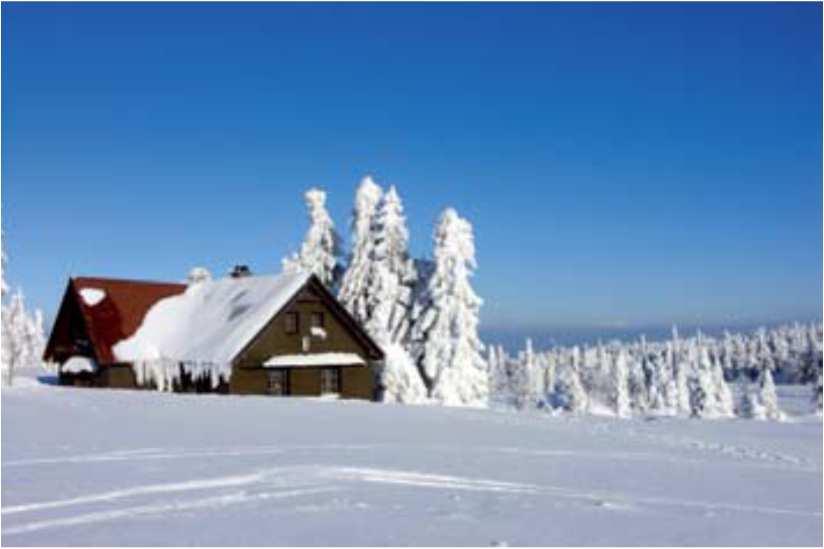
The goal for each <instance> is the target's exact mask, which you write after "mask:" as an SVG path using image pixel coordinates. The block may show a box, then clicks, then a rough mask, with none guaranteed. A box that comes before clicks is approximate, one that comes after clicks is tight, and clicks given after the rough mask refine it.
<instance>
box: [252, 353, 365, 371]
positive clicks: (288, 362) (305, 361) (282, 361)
mask: <svg viewBox="0 0 824 549" xmlns="http://www.w3.org/2000/svg"><path fill="white" fill-rule="evenodd" d="M352 365H359V366H364V365H366V363H365V362H364V361H363V359H362V358H361V357H360V356H358V355H356V354H355V353H317V354H312V355H277V356H273V357H272V358H270V359H269V360H267V361H266V362H264V363H263V366H264V367H269V368H277V367H281V366H352Z"/></svg>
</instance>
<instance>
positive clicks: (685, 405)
mask: <svg viewBox="0 0 824 549" xmlns="http://www.w3.org/2000/svg"><path fill="white" fill-rule="evenodd" d="M669 345H670V349H671V350H672V368H673V372H674V376H675V388H676V391H675V392H676V398H677V406H676V412H677V413H679V414H691V413H692V404H691V399H690V394H691V388H690V382H689V380H690V363H689V361H688V360H687V357H686V353H685V351H684V349H683V343H682V342H681V340H680V339H679V338H678V329H677V328H675V327H673V328H672V341H671V342H670V343H669Z"/></svg>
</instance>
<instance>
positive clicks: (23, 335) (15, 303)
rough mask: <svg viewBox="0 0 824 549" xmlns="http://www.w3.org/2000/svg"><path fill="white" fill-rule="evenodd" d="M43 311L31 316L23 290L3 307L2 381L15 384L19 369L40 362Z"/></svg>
mask: <svg viewBox="0 0 824 549" xmlns="http://www.w3.org/2000/svg"><path fill="white" fill-rule="evenodd" d="M42 318H43V317H42V314H41V313H40V311H35V313H34V315H33V316H29V313H28V312H27V311H26V305H25V300H24V298H23V292H21V291H20V290H17V291H16V292H15V293H14V294H13V295H12V296H11V299H10V300H9V303H8V304H5V305H4V306H3V309H2V324H3V349H2V353H3V357H2V363H3V383H4V384H5V385H12V384H13V383H14V377H15V375H16V374H17V372H18V371H19V370H21V369H23V368H32V367H37V366H39V365H41V360H40V356H41V355H42V353H43V347H44V345H45V337H44V336H43V320H42Z"/></svg>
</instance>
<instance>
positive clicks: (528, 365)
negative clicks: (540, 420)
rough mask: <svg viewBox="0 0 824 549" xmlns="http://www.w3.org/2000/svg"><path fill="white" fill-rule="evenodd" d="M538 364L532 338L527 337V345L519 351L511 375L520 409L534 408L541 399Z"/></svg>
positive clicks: (513, 393) (514, 398)
mask: <svg viewBox="0 0 824 549" xmlns="http://www.w3.org/2000/svg"><path fill="white" fill-rule="evenodd" d="M537 382H538V376H537V365H536V363H535V351H534V350H533V349H532V340H531V339H529V338H527V340H526V347H525V348H524V350H523V351H522V352H521V353H519V355H518V360H517V361H516V362H515V364H514V368H513V370H512V375H511V377H510V386H511V391H512V396H513V401H514V404H515V406H516V407H517V408H519V409H526V408H534V407H535V405H536V403H537V401H538V400H539V398H540V397H539V395H538V390H537V387H536V385H537Z"/></svg>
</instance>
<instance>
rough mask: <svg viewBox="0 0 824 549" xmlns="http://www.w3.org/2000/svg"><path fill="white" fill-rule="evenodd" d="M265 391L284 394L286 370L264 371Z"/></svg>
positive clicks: (272, 393)
mask: <svg viewBox="0 0 824 549" xmlns="http://www.w3.org/2000/svg"><path fill="white" fill-rule="evenodd" d="M266 392H267V393H269V394H270V395H285V394H286V370H267V371H266Z"/></svg>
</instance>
